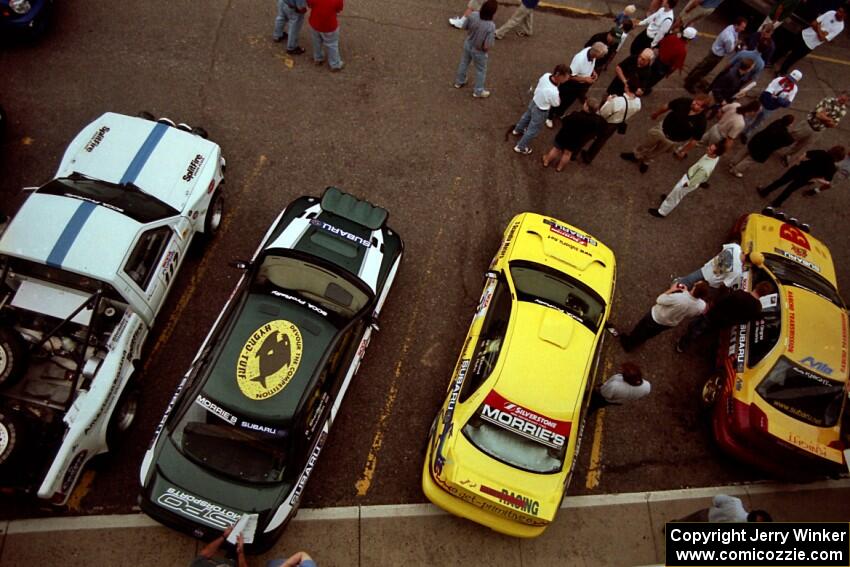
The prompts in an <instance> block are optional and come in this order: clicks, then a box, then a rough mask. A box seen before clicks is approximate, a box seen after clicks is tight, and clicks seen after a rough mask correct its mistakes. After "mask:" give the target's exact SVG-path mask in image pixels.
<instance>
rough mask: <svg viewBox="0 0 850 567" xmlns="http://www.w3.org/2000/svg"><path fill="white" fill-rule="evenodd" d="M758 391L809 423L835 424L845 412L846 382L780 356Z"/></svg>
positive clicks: (771, 401)
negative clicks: (826, 376)
mask: <svg viewBox="0 0 850 567" xmlns="http://www.w3.org/2000/svg"><path fill="white" fill-rule="evenodd" d="M756 391H757V392H758V393H759V395H760V396H761V397H762V398H764V399H765V400H766V401H767V402H768V403H769V404H770V405H772V406H773V407H775V408H776V409H778V410H779V411H781V412H782V413H785V414H787V415H790V416H792V417H795V418H797V419H799V420H801V421H803V422H805V423H808V424H809V425H815V426H817V427H833V426H834V425H835V424H836V423H838V419H839V417H840V415H841V404H842V402H843V401H844V397H845V396H844V384H843V383H841V382H837V381H835V380H830V379H828V378H824V377H823V376H820V375H818V374H816V373H814V372H812V371H811V370H808V369H806V368H803V367H802V366H797V365H796V364H794V363H793V362H791V361H790V360H788V359H787V358H785V357H782V358H780V359H779V361H778V362H777V363H776V365H775V366H774V367H773V369H772V370H771V371H770V373H769V374H768V375H767V376H766V377H765V379H764V380H762V382H761V384H759V385H758V388H756Z"/></svg>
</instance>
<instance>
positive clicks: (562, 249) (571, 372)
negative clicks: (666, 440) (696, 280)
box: [422, 213, 616, 537]
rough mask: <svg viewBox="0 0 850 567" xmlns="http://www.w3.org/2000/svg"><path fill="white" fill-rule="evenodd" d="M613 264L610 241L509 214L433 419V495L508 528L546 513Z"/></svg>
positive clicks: (561, 481) (536, 526)
mask: <svg viewBox="0 0 850 567" xmlns="http://www.w3.org/2000/svg"><path fill="white" fill-rule="evenodd" d="M615 273H616V268H615V261H614V254H613V252H612V251H611V250H610V249H609V248H608V247H607V246H605V245H604V244H602V243H601V242H599V241H597V240H596V239H594V238H593V237H592V236H590V235H589V234H587V233H585V232H583V231H581V230H579V229H577V228H574V227H572V226H569V225H567V224H565V223H563V222H561V221H558V220H555V219H552V218H549V217H545V216H541V215H538V214H533V213H523V214H520V215H518V216H516V217H514V218H513V219H512V220H511V222H510V224H509V225H508V228H507V230H506V231H505V236H504V240H503V241H502V244H501V246H500V247H499V250H498V252H497V254H496V256H495V258H493V261H492V263H491V265H490V270H489V271H488V272H487V274H486V278H485V283H484V291H483V293H482V294H481V299H480V301H479V303H478V308H477V309H476V312H475V315H474V317H473V318H472V325H471V326H470V329H469V332H468V334H467V336H466V340H465V342H464V345H463V349H462V350H461V353H460V358H459V360H458V362H457V364H456V365H455V369H454V374H453V376H452V379H451V382H450V383H449V389H448V397H447V399H446V401H445V403H444V404H443V407H442V408H441V409H440V412H439V414H438V415H437V417H436V419H435V420H434V424H433V426H432V429H431V437H430V439H429V442H428V450H427V455H426V458H425V466H424V468H423V471H422V489H423V491H424V492H425V495H426V496H427V497H428V499H429V500H431V502H433V503H434V504H436V505H437V506H440V507H441V508H443V509H445V510H447V511H449V512H451V513H453V514H456V515H458V516H462V517H465V518H468V519H470V520H472V521H474V522H478V523H480V524H483V525H485V526H488V527H490V528H492V529H494V530H496V531H499V532H502V533H505V534H509V535H513V536H520V537H534V536H537V535H540V534H541V533H542V532H543V530H545V529H546V526H547V525H548V524H549V523H551V522H552V520H553V519H554V518H555V514H556V512H557V510H558V507H559V506H560V503H561V500H562V498H563V495H564V492H565V490H566V488H567V485H568V484H569V480H570V475H571V472H572V468H573V463H574V457H575V456H576V455H577V453H578V446H579V442H580V440H581V433H582V429H583V424H584V416H585V413H586V412H587V405H588V403H589V400H590V391H591V389H592V388H593V383H594V379H595V370H596V366H597V364H598V361H599V352H600V351H601V346H602V336H603V334H604V328H605V323H606V321H607V319H608V315H609V313H610V309H611V298H612V296H613V294H614V280H615Z"/></svg>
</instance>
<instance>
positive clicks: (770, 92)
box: [741, 69, 803, 143]
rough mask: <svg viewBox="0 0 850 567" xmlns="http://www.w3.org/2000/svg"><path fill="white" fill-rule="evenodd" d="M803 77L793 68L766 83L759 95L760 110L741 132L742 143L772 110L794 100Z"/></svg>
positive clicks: (783, 106)
mask: <svg viewBox="0 0 850 567" xmlns="http://www.w3.org/2000/svg"><path fill="white" fill-rule="evenodd" d="M802 78H803V73H801V72H800V71H799V70H798V69H794V70H793V71H791V72H790V73H789V74H787V75H785V76H782V77H776V78H775V79H773V80H772V81H771V82H770V84H768V85H767V88H765V89H764V90H763V91H762V93H761V94H760V95H759V102H760V103H761V110H760V111H759V112H758V114H756V115H755V117H754V118H753V119H752V120H751V121H750V122H749V124H747V126H746V128H744V131H743V132H742V133H741V136H742V138H743V141H744V143H746V142H747V138H748V137H749V135H750V134H751V133H752V132H754V131H756V130H757V129H758V127H759V126H761V124H762V122H764V121H765V119H766V118H767V117H768V116H770V115H771V113H773V112H774V111H776V110H778V109H780V108H788V107H789V106H791V103H792V102H794V97H796V96H797V91H798V90H799V89H798V87H797V84H798V83H799V82H800V79H802Z"/></svg>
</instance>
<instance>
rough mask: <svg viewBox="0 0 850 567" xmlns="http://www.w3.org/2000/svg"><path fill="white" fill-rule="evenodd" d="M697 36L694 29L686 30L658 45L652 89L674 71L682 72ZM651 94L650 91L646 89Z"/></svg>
mask: <svg viewBox="0 0 850 567" xmlns="http://www.w3.org/2000/svg"><path fill="white" fill-rule="evenodd" d="M696 36H697V30H695V29H694V28H685V29H684V30H682V31H681V32H680V33H671V34H670V35H668V36H665V37H664V39H662V40H661V41H660V42H659V43H658V56H657V57H656V58H655V61H653V62H652V78H651V79H650V80H649V87H650V89H651V88H652V87H654V86H655V85H657V84H658V82H659V81H661V79H666V78H667V77H669V76H670V75H672V74H673V71H679V73H681V72H682V68H683V67H684V66H685V58H686V57H687V56H688V43H689V42H690V41H691V40H693V39H694V38H695V37H696ZM644 91H645V92H644V94H649V93H648V91H649V89H644Z"/></svg>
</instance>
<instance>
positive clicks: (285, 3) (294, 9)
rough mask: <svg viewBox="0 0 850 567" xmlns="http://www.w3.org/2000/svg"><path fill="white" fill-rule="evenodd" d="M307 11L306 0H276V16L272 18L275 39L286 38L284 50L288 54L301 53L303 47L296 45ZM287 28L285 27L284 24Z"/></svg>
mask: <svg viewBox="0 0 850 567" xmlns="http://www.w3.org/2000/svg"><path fill="white" fill-rule="evenodd" d="M306 13H307V0H277V17H276V18H275V19H274V33H273V34H272V38H273V39H274V40H275V41H281V40H283V39H286V52H287V53H289V54H290V55H301V54H302V53H304V48H303V47H300V46H299V45H298V35H299V34H300V33H301V26H302V24H303V23H304V14H306ZM287 23H288V24H289V29H288V30H287V29H286V24H287Z"/></svg>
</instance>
